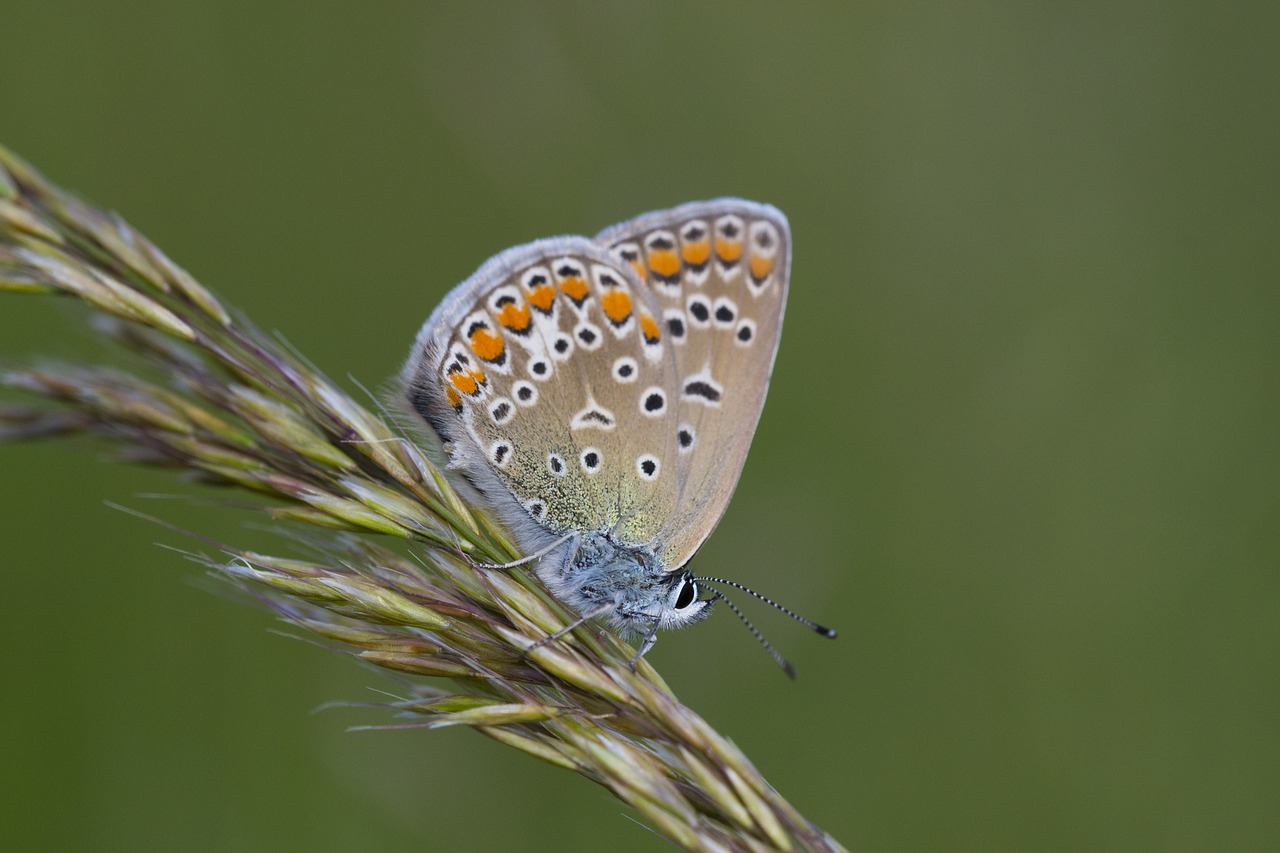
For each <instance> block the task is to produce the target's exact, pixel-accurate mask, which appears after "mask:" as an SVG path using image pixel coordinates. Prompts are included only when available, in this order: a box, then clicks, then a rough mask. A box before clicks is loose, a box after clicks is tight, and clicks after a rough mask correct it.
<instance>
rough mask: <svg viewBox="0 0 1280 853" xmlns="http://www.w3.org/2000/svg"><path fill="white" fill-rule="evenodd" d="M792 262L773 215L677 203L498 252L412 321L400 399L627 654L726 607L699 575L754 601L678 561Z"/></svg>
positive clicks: (713, 499)
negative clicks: (417, 323) (590, 232)
mask: <svg viewBox="0 0 1280 853" xmlns="http://www.w3.org/2000/svg"><path fill="white" fill-rule="evenodd" d="M790 265H791V233H790V229H789V227H788V224H787V218H786V217H785V216H784V215H783V214H782V213H781V212H780V211H779V210H778V209H777V208H774V207H772V206H770V205H766V204H759V203H756V202H751V201H745V200H742V199H736V198H721V199H716V200H713V201H705V202H693V203H689V204H684V205H681V206H679V207H676V208H673V209H671V210H664V211H656V212H653V213H648V214H645V215H643V216H639V217H637V218H635V219H632V220H630V221H628V222H624V223H622V224H620V225H615V226H613V227H611V228H607V229H605V230H604V231H602V232H601V233H599V234H598V235H596V237H595V238H594V239H590V238H586V237H576V236H567V237H553V238H549V239H543V240H536V241H534V242H532V243H527V244H525V245H523V246H517V247H515V248H512V249H508V250H506V251H504V252H502V253H500V254H498V255H496V256H495V257H493V258H491V259H490V260H489V261H487V262H486V263H485V264H484V265H483V266H481V267H480V269H479V270H477V271H476V273H475V274H474V275H472V276H471V277H470V278H468V279H467V280H466V281H464V282H462V283H461V284H459V285H458V286H457V287H456V288H454V289H453V291H452V292H450V293H449V294H448V296H446V297H445V299H444V301H443V302H442V303H441V304H440V306H439V307H438V308H436V310H435V311H434V312H433V313H432V314H431V316H430V317H429V318H428V319H427V321H426V323H425V324H424V325H423V326H422V329H421V331H420V332H419V333H418V336H417V340H416V342H415V344H414V347H413V350H412V351H411V353H410V355H409V358H408V360H407V362H406V364H405V366H404V370H403V372H402V375H401V377H402V388H403V396H404V399H405V402H407V403H408V405H409V406H410V408H411V409H412V411H413V412H415V413H416V414H417V415H419V416H420V417H421V418H422V420H423V421H425V422H426V424H427V425H428V426H429V427H430V428H431V429H432V430H433V431H434V432H435V433H436V434H437V435H438V436H439V438H440V439H441V440H442V441H443V442H444V446H445V447H446V449H447V451H448V453H449V465H450V467H451V468H453V469H456V470H458V471H460V472H461V473H462V474H463V475H464V477H465V478H466V479H467V480H468V481H469V482H470V483H471V484H472V485H473V486H475V487H476V488H477V489H478V490H479V491H480V492H481V493H482V495H483V496H484V498H485V499H486V500H487V502H488V503H489V505H490V506H491V507H492V509H493V511H494V512H495V514H496V515H497V516H498V517H499V518H500V519H501V520H502V521H503V522H505V523H506V525H507V526H508V527H509V529H510V530H511V531H512V532H513V535H514V537H515V540H516V542H517V544H518V545H519V547H520V548H521V549H522V550H523V552H524V553H525V554H527V555H529V556H528V557H527V558H526V560H532V559H537V560H538V567H537V574H538V576H539V578H540V579H541V580H542V582H543V583H544V584H545V585H546V586H547V588H548V589H550V590H551V592H552V593H553V594H554V595H555V596H556V597H557V598H558V599H560V600H561V601H563V602H565V603H566V604H568V605H569V606H570V607H572V608H573V609H574V610H575V611H576V612H577V613H578V614H579V615H580V617H581V618H580V619H579V620H578V621H577V622H575V623H574V625H571V626H570V628H572V627H574V626H576V625H577V624H581V623H582V622H585V621H587V620H589V619H594V618H597V617H603V618H605V619H606V620H607V621H608V622H609V623H610V624H612V626H613V627H614V628H615V629H616V630H618V631H619V632H621V633H622V634H624V635H627V636H634V635H640V636H642V637H643V639H642V641H641V643H640V648H639V651H638V652H637V654H636V659H637V660H638V659H639V657H640V656H642V655H644V654H645V653H646V652H647V651H648V650H649V649H650V648H652V646H653V644H654V643H655V642H656V638H657V632H658V630H659V629H665V628H676V627H681V626H685V625H689V624H692V623H694V622H697V621H699V620H701V619H703V618H705V617H706V616H707V615H708V614H709V612H710V609H711V606H712V604H713V603H715V601H717V600H721V599H723V600H725V601H726V602H727V599H724V596H723V595H722V594H720V593H718V592H717V593H715V594H714V595H712V596H710V597H705V598H704V597H702V596H701V594H700V591H701V590H700V586H699V584H700V582H706V581H717V580H718V581H719V582H720V583H725V584H729V585H731V586H735V587H738V588H740V589H744V590H746V591H747V592H749V593H751V594H752V595H755V596H756V597H758V598H762V599H764V597H763V596H760V595H759V594H758V593H755V592H754V591H752V590H749V589H747V588H746V587H743V586H741V585H740V584H736V583H733V582H731V581H725V580H722V579H716V578H698V577H696V576H695V575H694V574H693V573H692V572H691V571H690V570H689V568H688V565H689V562H690V560H691V559H692V558H693V556H694V554H695V553H696V552H697V550H698V548H699V546H701V545H702V543H703V542H704V541H705V540H706V538H707V537H708V536H709V535H710V534H711V532H712V530H713V529H714V528H715V527H716V524H717V523H718V522H719V521H720V518H721V516H722V515H723V514H724V511H725V508H726V506H727V505H728V503H729V498H730V497H731V496H732V494H733V490H734V487H735V486H736V485H737V482H738V477H739V475H740V473H741V471H742V466H743V463H744V462H745V460H746V456H747V450H748V448H749V447H750V444H751V438H752V435H753V434H754V432H755V428H756V424H757V422H758V421H759V419H760V413H761V410H762V408H763V406H764V400H765V392H766V390H767V389H768V385H769V376H770V373H771V371H772V369H773V363H774V357H775V355H776V354H777V350H778V342H779V337H780V333H781V331H782V316H783V310H784V308H785V307H786V299H787V285H788V281H789V277H790ZM526 560H521V561H517V562H518V563H523V562H525V561H526ZM511 565H515V564H511ZM503 568H505V567H503ZM764 600H766V601H769V600H768V599H764ZM727 603H729V606H730V607H733V605H732V603H730V602H727ZM769 603H770V604H773V605H774V606H775V607H779V609H781V610H784V612H787V613H789V614H790V611H787V610H786V609H785V608H782V607H780V606H779V605H777V604H776V603H774V602H772V601H769ZM733 610H734V612H735V613H738V615H739V616H740V617H741V616H742V614H741V612H740V611H738V610H737V608H736V607H733ZM790 615H792V616H795V614H790ZM795 618H797V619H800V617H798V616H796V617H795ZM743 621H744V622H745V621H746V620H745V618H744V620H743ZM801 621H802V622H805V624H808V625H810V627H812V628H814V629H815V630H818V631H819V632H820V633H827V634H828V635H829V636H834V632H830V631H828V629H825V628H821V626H817V625H814V624H813V623H810V622H809V621H808V620H804V619H801ZM747 624H748V627H751V626H750V623H747ZM566 630H568V629H566ZM752 631H753V633H756V636H757V638H758V639H760V640H761V642H764V640H763V638H762V637H760V635H759V633H758V632H755V629H754V628H752ZM561 633H564V632H561ZM765 646H766V648H769V650H770V652H771V653H772V654H774V656H775V659H778V660H779V662H780V663H782V664H783V666H784V668H786V669H787V670H788V671H789V672H790V667H789V665H787V664H786V663H785V661H782V660H781V658H780V657H779V656H778V655H777V654H776V652H773V650H772V648H770V647H769V646H768V644H767V643H765Z"/></svg>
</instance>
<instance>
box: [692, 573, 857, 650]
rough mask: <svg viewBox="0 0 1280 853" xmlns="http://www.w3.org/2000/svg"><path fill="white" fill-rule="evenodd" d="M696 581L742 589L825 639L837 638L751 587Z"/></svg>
mask: <svg viewBox="0 0 1280 853" xmlns="http://www.w3.org/2000/svg"><path fill="white" fill-rule="evenodd" d="M694 580H695V581H698V582H701V581H708V582H710V583H722V584H725V585H726V586H731V587H733V588H734V589H740V590H742V591H743V592H745V593H747V594H748V595H754V596H755V597H756V598H758V599H760V600H761V601H763V602H764V603H765V604H768V605H769V606H770V607H774V608H776V609H778V610H781V611H782V612H783V613H785V614H787V615H788V616H790V617H791V618H792V619H794V620H796V621H797V622H799V623H800V624H801V625H804V626H805V627H806V628H809V629H810V630H812V631H814V632H816V633H818V634H821V635H822V636H824V637H830V638H831V639H833V640H834V639H835V638H836V632H835V631H833V630H832V629H830V628H824V627H823V626H821V625H819V624H818V623H817V622H814V621H813V620H812V619H806V618H804V617H803V616H801V615H800V614H799V613H796V612H795V611H794V610H788V609H787V608H785V607H783V606H782V605H781V604H779V603H778V602H776V601H774V600H773V599H772V598H768V597H766V596H763V595H761V594H760V593H758V592H756V591H755V590H754V589H752V588H751V587H748V586H743V585H742V584H740V583H734V582H733V581H727V580H725V579H724V578H694ZM717 595H719V593H717ZM721 598H724V596H721ZM724 600H725V603H726V604H728V603H729V599H727V598H725V599H724ZM730 606H732V605H730ZM744 621H745V620H744Z"/></svg>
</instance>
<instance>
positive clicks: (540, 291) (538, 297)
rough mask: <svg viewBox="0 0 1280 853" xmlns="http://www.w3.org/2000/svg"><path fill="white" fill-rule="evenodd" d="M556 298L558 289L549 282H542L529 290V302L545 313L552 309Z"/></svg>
mask: <svg viewBox="0 0 1280 853" xmlns="http://www.w3.org/2000/svg"><path fill="white" fill-rule="evenodd" d="M555 300H556V289H555V288H554V287H552V286H551V285H549V284H540V285H538V286H537V287H535V288H533V289H531V290H530V291H529V304H530V305H532V306H533V307H534V308H537V309H538V310H539V311H541V312H543V313H544V314H545V313H546V312H548V311H550V310H551V303H552V302H555Z"/></svg>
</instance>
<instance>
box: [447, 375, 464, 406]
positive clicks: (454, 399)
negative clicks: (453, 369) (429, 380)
mask: <svg viewBox="0 0 1280 853" xmlns="http://www.w3.org/2000/svg"><path fill="white" fill-rule="evenodd" d="M449 378H450V380H452V378H453V377H449ZM444 397H445V399H446V400H448V401H449V405H450V406H453V407H454V408H455V409H461V408H462V397H460V396H458V391H457V389H456V388H454V387H453V386H452V385H446V386H444Z"/></svg>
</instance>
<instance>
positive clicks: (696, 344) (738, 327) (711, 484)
mask: <svg viewBox="0 0 1280 853" xmlns="http://www.w3.org/2000/svg"><path fill="white" fill-rule="evenodd" d="M596 240H597V241H598V242H599V243H600V244H601V245H604V246H608V247H609V249H610V253H611V254H612V256H613V257H614V258H615V259H616V260H617V261H618V262H619V263H620V264H626V265H627V266H628V267H630V268H631V269H632V270H634V272H635V273H636V275H637V276H638V277H640V278H641V279H643V281H644V282H645V283H646V284H647V285H648V289H649V290H650V291H651V292H652V293H653V294H654V297H655V298H656V300H657V302H658V305H659V311H660V315H659V316H660V317H661V319H662V324H663V329H662V330H663V332H664V333H665V335H666V340H667V341H668V342H669V343H670V345H671V346H670V348H671V350H672V351H673V352H674V357H675V359H674V360H675V364H674V367H675V371H676V373H675V380H674V387H673V394H674V396H675V397H676V406H675V409H676V415H677V418H676V424H675V428H676V434H677V451H676V458H677V468H678V474H679V477H678V479H679V485H680V489H679V492H678V494H677V495H676V500H675V505H674V506H673V507H672V509H671V511H670V515H669V516H668V517H667V518H666V520H665V522H664V524H663V526H662V528H661V530H660V531H659V532H658V540H657V541H656V542H655V545H656V546H657V549H658V554H659V556H660V558H661V559H662V561H663V564H664V565H666V566H668V567H671V568H675V567H678V566H682V565H684V563H686V562H687V561H688V560H689V559H690V558H691V557H692V556H693V554H694V552H695V551H696V550H697V549H698V547H699V546H700V545H701V544H702V542H703V541H704V540H705V539H706V538H707V536H709V535H710V534H711V531H712V530H713V529H714V528H715V526H716V524H717V523H718V522H719V520H720V517H721V516H722V515H723V514H724V511H725V507H726V506H727V505H728V503H729V498H730V497H731V496H732V495H733V490H734V487H735V486H736V485H737V482H738V476H739V474H740V473H741V471H742V466H743V463H744V462H745V460H746V456H747V450H748V448H749V447H750V445H751V437H752V435H753V434H754V432H755V428H756V424H757V423H758V422H759V420H760V412H761V410H762V408H763V407H764V399H765V393H766V391H767V390H768V386H769V375H770V373H771V372H772V370H773V361H774V357H775V355H776V354H777V350H778V340H779V336H780V334H781V332H782V315H783V310H784V309H785V307H786V298H787V283H788V279H789V276H790V266H791V233H790V229H789V227H788V225H787V219H786V217H785V216H784V215H783V214H782V212H781V211H779V210H777V209H776V208H774V207H771V206H769V205H763V204H757V203H755V202H750V201H744V200H741V199H718V200H715V201H708V202H695V203H692V204H686V205H682V206H680V207H677V208H675V209H673V210H668V211H660V212H655V213H650V214H646V215H644V216H641V217H638V218H636V219H634V220H632V221H630V222H626V223H623V224H621V225H616V226H614V227H612V228H609V229H606V230H605V231H603V232H601V233H600V234H599V235H598V236H597V237H596Z"/></svg>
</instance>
